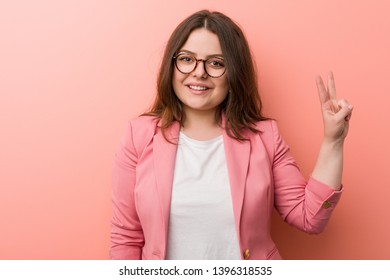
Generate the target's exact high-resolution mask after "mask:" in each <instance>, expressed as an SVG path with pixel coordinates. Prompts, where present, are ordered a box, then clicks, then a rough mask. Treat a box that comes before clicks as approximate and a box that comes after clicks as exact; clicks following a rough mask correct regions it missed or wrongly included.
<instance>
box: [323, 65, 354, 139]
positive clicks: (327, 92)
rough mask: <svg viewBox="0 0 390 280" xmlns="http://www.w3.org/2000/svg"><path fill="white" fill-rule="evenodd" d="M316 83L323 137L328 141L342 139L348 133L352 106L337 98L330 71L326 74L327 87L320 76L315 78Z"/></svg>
mask: <svg viewBox="0 0 390 280" xmlns="http://www.w3.org/2000/svg"><path fill="white" fill-rule="evenodd" d="M316 83H317V89H318V95H319V98H320V102H321V110H322V119H323V122H324V138H325V139H326V140H328V141H343V140H344V139H345V137H346V136H347V134H348V128H349V120H350V119H351V114H352V110H353V106H352V105H350V104H349V103H348V102H347V101H346V100H345V99H340V100H337V98H336V86H335V82H334V77H333V73H332V72H330V73H329V74H328V81H327V88H326V87H325V85H324V82H323V81H322V78H321V77H320V76H318V77H317V78H316Z"/></svg>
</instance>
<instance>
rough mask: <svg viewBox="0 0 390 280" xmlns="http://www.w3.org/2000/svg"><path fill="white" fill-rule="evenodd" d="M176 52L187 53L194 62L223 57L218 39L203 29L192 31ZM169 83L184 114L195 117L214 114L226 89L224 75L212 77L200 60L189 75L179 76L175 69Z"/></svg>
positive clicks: (225, 94) (224, 96) (226, 84)
mask: <svg viewBox="0 0 390 280" xmlns="http://www.w3.org/2000/svg"><path fill="white" fill-rule="evenodd" d="M178 53H179V54H180V53H184V54H188V55H190V56H193V57H194V58H196V59H208V58H210V57H218V58H220V57H223V54H222V50H221V45H220V43H219V39H218V36H217V35H216V34H214V33H212V32H210V31H208V30H207V29H204V28H201V29H195V30H194V31H192V33H191V34H190V36H189V37H188V40H187V41H186V42H185V43H184V45H183V47H182V48H181V49H180V50H179V52H178ZM172 83H173V89H174V91H175V93H176V96H177V97H178V98H179V99H180V101H181V102H182V103H183V109H184V112H185V113H186V115H188V113H191V112H194V113H198V114H199V113H202V114H208V113H210V112H215V110H216V109H217V107H218V105H219V104H221V103H222V101H223V100H224V99H225V98H226V96H227V94H228V90H229V87H228V83H227V77H226V73H224V74H223V75H222V76H221V77H218V78H212V77H210V76H209V75H208V74H207V73H206V72H205V68H204V62H202V61H199V62H198V64H197V66H196V68H195V69H194V70H193V71H192V72H190V73H188V74H183V73H181V72H180V71H179V70H178V69H177V68H176V67H175V70H174V72H173V81H172Z"/></svg>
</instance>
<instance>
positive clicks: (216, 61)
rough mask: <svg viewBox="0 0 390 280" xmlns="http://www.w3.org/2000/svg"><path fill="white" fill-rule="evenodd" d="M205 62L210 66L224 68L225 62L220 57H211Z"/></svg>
mask: <svg viewBox="0 0 390 280" xmlns="http://www.w3.org/2000/svg"><path fill="white" fill-rule="evenodd" d="M207 64H208V65H209V66H210V67H212V68H224V67H225V62H224V61H223V58H220V57H212V58H209V59H208V60H207Z"/></svg>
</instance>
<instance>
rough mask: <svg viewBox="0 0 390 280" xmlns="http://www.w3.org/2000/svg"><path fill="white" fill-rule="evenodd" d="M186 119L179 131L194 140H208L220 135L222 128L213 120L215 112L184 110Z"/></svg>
mask: <svg viewBox="0 0 390 280" xmlns="http://www.w3.org/2000/svg"><path fill="white" fill-rule="evenodd" d="M185 114H186V118H185V122H184V124H183V127H182V128H181V131H182V132H183V133H184V134H186V135H187V136H189V137H191V138H193V139H196V140H210V139H213V138H215V137H217V136H219V135H221V134H222V128H221V127H220V125H219V124H218V123H217V121H216V120H215V110H210V111H201V112H199V111H196V112H194V111H192V110H186V112H185Z"/></svg>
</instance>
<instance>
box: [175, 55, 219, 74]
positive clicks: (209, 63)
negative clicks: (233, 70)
mask: <svg viewBox="0 0 390 280" xmlns="http://www.w3.org/2000/svg"><path fill="white" fill-rule="evenodd" d="M173 59H174V60H175V65H176V68H177V70H179V72H181V73H183V74H189V73H191V72H192V71H194V70H195V69H196V67H197V66H198V62H199V61H202V62H203V67H204V71H205V72H206V73H207V75H209V76H210V77H212V78H219V77H221V76H222V75H223V74H225V71H226V67H225V61H224V60H223V58H222V57H219V56H215V57H210V58H208V59H197V58H196V57H194V56H193V55H190V54H186V53H181V54H180V53H179V54H178V55H177V56H174V57H173Z"/></svg>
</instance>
